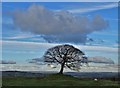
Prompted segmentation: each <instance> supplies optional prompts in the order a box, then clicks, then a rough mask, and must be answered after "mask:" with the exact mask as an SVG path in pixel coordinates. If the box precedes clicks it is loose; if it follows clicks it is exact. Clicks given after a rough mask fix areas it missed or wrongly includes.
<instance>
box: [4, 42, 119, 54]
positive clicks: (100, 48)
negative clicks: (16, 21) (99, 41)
mask: <svg viewBox="0 0 120 88" xmlns="http://www.w3.org/2000/svg"><path fill="white" fill-rule="evenodd" d="M2 43H3V45H4V46H5V48H6V46H9V47H11V48H12V47H16V46H21V47H26V48H27V47H28V48H30V49H33V50H34V49H40V47H41V48H44V49H48V48H51V47H54V46H56V45H60V44H57V43H36V42H20V41H2ZM74 46H75V47H77V48H79V49H80V50H86V51H96V52H113V53H117V52H118V48H112V47H105V46H104V47H103V46H86V45H74ZM3 49H4V48H3Z"/></svg>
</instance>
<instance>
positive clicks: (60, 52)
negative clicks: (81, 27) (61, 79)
mask: <svg viewBox="0 0 120 88" xmlns="http://www.w3.org/2000/svg"><path fill="white" fill-rule="evenodd" d="M82 55H84V53H83V52H82V51H80V50H79V49H77V48H75V47H73V46H72V45H58V46H55V47H53V48H50V49H48V50H47V51H46V52H45V54H44V61H45V62H48V63H58V64H60V65H61V69H60V72H59V73H60V74H63V70H64V67H68V68H69V69H71V70H79V69H80V66H81V63H83V60H82V59H83V58H82Z"/></svg>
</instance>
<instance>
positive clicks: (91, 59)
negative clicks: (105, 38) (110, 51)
mask: <svg viewBox="0 0 120 88" xmlns="http://www.w3.org/2000/svg"><path fill="white" fill-rule="evenodd" d="M88 62H93V63H105V64H114V61H112V60H111V59H108V58H106V57H102V56H95V57H89V58H88Z"/></svg>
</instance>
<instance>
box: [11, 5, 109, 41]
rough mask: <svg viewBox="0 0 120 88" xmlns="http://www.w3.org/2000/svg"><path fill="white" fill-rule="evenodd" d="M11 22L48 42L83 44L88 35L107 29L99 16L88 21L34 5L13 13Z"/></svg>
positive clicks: (104, 21) (70, 14)
mask: <svg viewBox="0 0 120 88" xmlns="http://www.w3.org/2000/svg"><path fill="white" fill-rule="evenodd" d="M13 20H14V24H15V25H16V26H17V27H19V28H20V29H21V30H22V31H25V32H31V33H34V34H39V35H42V37H43V38H44V39H45V40H47V41H48V42H74V43H85V42H86V40H87V35H88V34H90V33H92V32H95V31H101V30H104V29H106V28H107V27H108V22H107V21H106V20H104V18H102V17H101V16H100V15H95V16H94V17H93V18H92V19H89V18H87V17H85V16H74V15H73V14H72V13H70V12H68V11H62V10H61V11H52V10H49V9H47V8H45V7H43V6H40V5H36V4H33V5H31V6H30V7H29V8H28V9H26V10H25V11H22V10H17V11H14V15H13Z"/></svg>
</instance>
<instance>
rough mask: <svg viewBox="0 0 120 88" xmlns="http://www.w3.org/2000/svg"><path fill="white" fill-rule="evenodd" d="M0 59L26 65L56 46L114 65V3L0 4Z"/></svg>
mask: <svg viewBox="0 0 120 88" xmlns="http://www.w3.org/2000/svg"><path fill="white" fill-rule="evenodd" d="M1 44H3V45H2V59H3V60H6V61H8V60H13V61H16V62H17V63H27V62H28V60H29V59H33V58H41V57H42V56H43V54H44V52H45V51H46V50H47V49H48V48H50V47H53V46H56V45H59V44H72V45H74V46H75V47H77V48H79V49H80V50H82V51H83V52H85V54H86V56H88V57H95V56H103V57H106V58H110V59H111V60H113V61H114V62H115V63H118V3H114V2H3V3H2V41H1Z"/></svg>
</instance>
